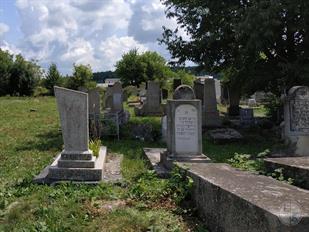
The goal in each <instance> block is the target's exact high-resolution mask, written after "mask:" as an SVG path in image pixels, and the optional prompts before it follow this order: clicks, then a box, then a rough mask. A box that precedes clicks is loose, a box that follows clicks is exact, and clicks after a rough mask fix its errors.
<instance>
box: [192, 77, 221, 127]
mask: <svg viewBox="0 0 309 232" xmlns="http://www.w3.org/2000/svg"><path fill="white" fill-rule="evenodd" d="M194 90H195V94H196V98H197V99H200V100H201V101H202V111H203V112H202V118H203V126H205V127H219V126H221V119H220V116H219V111H218V109H217V98H216V88H215V80H214V79H212V78H204V79H198V80H196V81H194Z"/></svg>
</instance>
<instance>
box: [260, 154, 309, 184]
mask: <svg viewBox="0 0 309 232" xmlns="http://www.w3.org/2000/svg"><path fill="white" fill-rule="evenodd" d="M264 161H265V166H266V168H267V170H268V172H274V170H276V169H279V168H282V173H283V176H284V177H285V178H286V179H287V178H292V179H293V184H295V185H297V186H299V187H301V188H305V189H309V157H281V158H267V159H264Z"/></svg>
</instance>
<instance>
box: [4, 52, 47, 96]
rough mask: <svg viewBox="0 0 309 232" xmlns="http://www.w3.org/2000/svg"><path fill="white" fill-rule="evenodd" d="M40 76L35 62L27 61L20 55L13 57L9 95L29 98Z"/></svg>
mask: <svg viewBox="0 0 309 232" xmlns="http://www.w3.org/2000/svg"><path fill="white" fill-rule="evenodd" d="M41 75H42V70H41V68H40V67H39V66H38V65H37V64H36V62H35V61H27V60H25V59H24V58H23V57H22V56H21V55H17V56H16V57H15V61H14V64H13V66H12V69H11V76H10V81H9V94H10V95H17V96H31V95H32V94H33V92H34V89H35V87H36V86H37V84H38V83H39V80H40V78H41Z"/></svg>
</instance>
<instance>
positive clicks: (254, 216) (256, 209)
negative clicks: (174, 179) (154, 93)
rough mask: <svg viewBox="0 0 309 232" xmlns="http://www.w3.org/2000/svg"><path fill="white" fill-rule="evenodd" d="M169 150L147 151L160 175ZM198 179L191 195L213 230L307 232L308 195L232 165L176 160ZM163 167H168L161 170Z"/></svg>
mask: <svg viewBox="0 0 309 232" xmlns="http://www.w3.org/2000/svg"><path fill="white" fill-rule="evenodd" d="M164 152H165V150H164V149H161V148H144V153H145V154H146V157H147V158H148V160H149V161H150V163H151V164H152V166H153V168H154V169H155V171H156V172H157V173H158V174H159V175H161V176H163V177H166V176H168V170H167V169H165V168H164V167H162V166H161V160H160V157H161V155H160V154H162V153H164ZM174 164H175V165H177V166H178V167H180V168H182V169H184V170H187V174H188V175H189V176H191V178H192V179H193V181H194V184H193V190H192V192H191V197H192V199H193V203H194V206H195V207H196V208H197V210H198V211H197V212H198V214H199V216H200V217H201V218H202V219H204V221H205V223H206V226H207V228H208V229H209V230H210V231H212V232H222V231H231V232H245V231H250V232H251V231H252V232H275V231H278V232H279V231H280V232H290V231H293V232H294V231H295V232H307V231H308V228H309V191H307V190H303V189H300V188H297V187H295V186H292V185H288V184H285V183H283V182H280V181H277V180H275V179H272V178H269V177H266V176H261V175H255V174H252V173H249V172H245V171H239V170H237V169H234V168H232V167H230V166H229V165H227V164H218V163H209V162H191V161H187V162H186V161H183V162H174ZM162 168H163V169H162Z"/></svg>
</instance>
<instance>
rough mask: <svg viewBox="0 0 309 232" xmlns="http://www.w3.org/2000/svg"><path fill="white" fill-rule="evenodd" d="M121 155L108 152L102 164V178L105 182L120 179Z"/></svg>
mask: <svg viewBox="0 0 309 232" xmlns="http://www.w3.org/2000/svg"><path fill="white" fill-rule="evenodd" d="M122 159H123V156H122V155H119V154H117V155H116V154H108V155H107V158H106V163H105V165H104V173H103V180H104V181H106V182H112V183H114V182H119V181H121V180H122V174H121V161H122Z"/></svg>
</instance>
